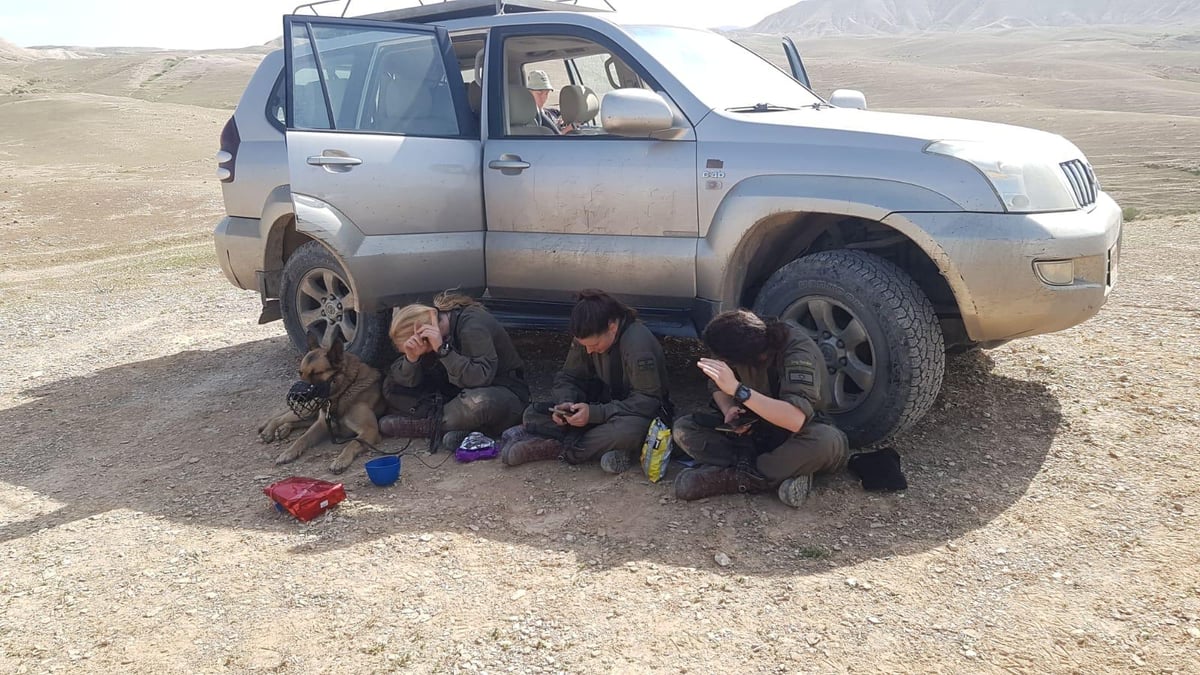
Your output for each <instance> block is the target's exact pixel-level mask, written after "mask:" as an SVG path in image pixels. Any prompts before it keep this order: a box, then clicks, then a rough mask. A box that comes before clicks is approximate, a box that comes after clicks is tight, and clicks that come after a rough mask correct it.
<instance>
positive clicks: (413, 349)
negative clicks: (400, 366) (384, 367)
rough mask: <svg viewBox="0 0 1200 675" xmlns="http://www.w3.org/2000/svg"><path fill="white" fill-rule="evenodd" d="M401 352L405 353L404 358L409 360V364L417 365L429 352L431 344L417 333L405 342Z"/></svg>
mask: <svg viewBox="0 0 1200 675" xmlns="http://www.w3.org/2000/svg"><path fill="white" fill-rule="evenodd" d="M400 350H401V351H403V352H404V358H406V359H408V361H409V363H416V362H417V361H418V360H420V358H421V357H422V356H424V355H425V354H426V353H427V352H428V351H429V343H427V342H425V340H423V339H421V335H420V334H419V333H417V334H414V335H413V336H412V337H410V338H408V339H407V340H405V341H404V344H403V345H402V346H401V347H400Z"/></svg>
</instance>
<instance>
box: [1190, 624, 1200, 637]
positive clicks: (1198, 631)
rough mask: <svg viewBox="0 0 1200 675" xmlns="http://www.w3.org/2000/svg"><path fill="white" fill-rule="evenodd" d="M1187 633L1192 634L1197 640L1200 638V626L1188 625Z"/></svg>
mask: <svg viewBox="0 0 1200 675" xmlns="http://www.w3.org/2000/svg"><path fill="white" fill-rule="evenodd" d="M1187 634H1188V635H1191V636H1192V637H1193V638H1196V639H1197V640H1200V628H1196V627H1195V626H1188V629H1187Z"/></svg>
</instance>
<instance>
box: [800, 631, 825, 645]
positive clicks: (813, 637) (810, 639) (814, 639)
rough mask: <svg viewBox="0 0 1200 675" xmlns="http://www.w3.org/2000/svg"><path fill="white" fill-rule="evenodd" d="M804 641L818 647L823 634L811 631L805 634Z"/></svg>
mask: <svg viewBox="0 0 1200 675" xmlns="http://www.w3.org/2000/svg"><path fill="white" fill-rule="evenodd" d="M804 641H805V642H807V643H808V646H809V647H816V646H817V643H818V642H820V641H821V636H820V635H817V634H816V633H809V634H808V635H805V636H804Z"/></svg>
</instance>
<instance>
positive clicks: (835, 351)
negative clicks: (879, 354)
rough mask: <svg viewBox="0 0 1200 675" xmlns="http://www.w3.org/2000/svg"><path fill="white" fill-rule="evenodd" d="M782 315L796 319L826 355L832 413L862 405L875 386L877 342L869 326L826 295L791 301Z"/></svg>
mask: <svg viewBox="0 0 1200 675" xmlns="http://www.w3.org/2000/svg"><path fill="white" fill-rule="evenodd" d="M782 318H784V319H788V320H791V321H794V322H796V323H797V324H799V325H800V327H801V328H802V329H804V331H805V332H806V333H808V336H809V337H811V338H812V339H813V341H814V342H816V343H817V347H819V348H820V350H821V355H822V356H824V357H825V372H826V373H827V379H828V380H829V383H828V386H827V388H826V390H827V391H828V392H829V393H830V394H831V395H832V400H831V401H830V408H829V412H831V413H845V412H849V411H851V410H854V409H855V408H857V407H858V406H860V405H862V403H863V401H865V400H866V399H867V396H868V395H870V393H871V390H872V389H873V388H874V386H875V366H876V364H877V363H878V361H877V359H876V358H875V345H874V344H873V343H872V342H871V337H870V334H868V333H867V328H866V326H864V325H863V322H862V319H860V318H859V317H858V316H857V315H856V314H855V313H854V312H852V311H851V310H850V308H848V307H846V305H844V304H842V303H840V302H838V301H837V300H834V299H833V298H829V297H826V296H820V295H814V296H807V297H804V298H801V299H800V300H797V301H796V302H794V303H792V304H791V305H790V306H789V307H788V308H787V310H786V311H785V312H784V313H783V316H782Z"/></svg>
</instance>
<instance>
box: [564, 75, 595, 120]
mask: <svg viewBox="0 0 1200 675" xmlns="http://www.w3.org/2000/svg"><path fill="white" fill-rule="evenodd" d="M558 109H559V112H561V113H562V118H563V122H566V123H567V124H583V123H585V122H591V121H592V120H594V119H596V115H598V114H600V99H599V98H598V97H597V96H596V92H594V91H592V90H591V89H588V88H587V87H584V86H581V85H578V84H570V85H567V86H565V87H563V88H562V92H560V93H559V95H558Z"/></svg>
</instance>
